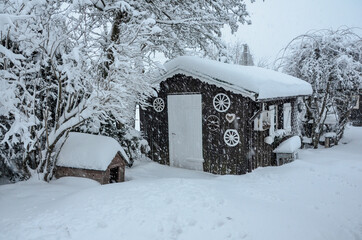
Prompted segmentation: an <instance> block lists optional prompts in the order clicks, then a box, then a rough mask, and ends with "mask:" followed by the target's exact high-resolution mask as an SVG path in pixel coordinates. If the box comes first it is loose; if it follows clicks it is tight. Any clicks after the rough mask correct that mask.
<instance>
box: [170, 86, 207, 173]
mask: <svg viewBox="0 0 362 240" xmlns="http://www.w3.org/2000/svg"><path fill="white" fill-rule="evenodd" d="M175 95H177V96H188V95H199V96H200V103H199V104H200V105H198V106H199V107H200V115H199V116H197V117H198V118H200V123H199V124H200V125H199V129H200V131H199V137H198V138H199V139H198V140H197V141H200V145H199V146H200V148H198V152H199V154H201V156H200V155H199V156H197V157H195V158H193V157H189V158H186V159H183V162H185V164H186V165H188V164H191V165H192V164H195V166H194V167H192V168H189V167H185V168H188V169H192V170H199V171H203V162H204V158H203V127H202V94H201V93H199V92H182V93H173V94H168V95H167V117H168V140H169V144H168V150H169V163H170V166H176V167H179V166H177V165H174V163H175V161H176V159H177V158H175V157H174V154H175V144H174V143H175V133H173V132H171V130H172V129H170V120H171V119H170V98H172V96H175ZM171 112H172V110H171ZM192 122H193V121H192ZM196 124H197V123H196ZM171 125H172V124H171ZM186 151H187V149H186Z"/></svg>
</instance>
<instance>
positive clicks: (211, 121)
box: [207, 115, 220, 131]
mask: <svg viewBox="0 0 362 240" xmlns="http://www.w3.org/2000/svg"><path fill="white" fill-rule="evenodd" d="M207 127H208V128H209V129H210V131H216V130H218V129H219V128H220V119H219V118H218V117H217V116H215V115H210V116H208V117H207Z"/></svg>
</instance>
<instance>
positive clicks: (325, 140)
mask: <svg viewBox="0 0 362 240" xmlns="http://www.w3.org/2000/svg"><path fill="white" fill-rule="evenodd" d="M329 146H330V143H329V137H326V138H325V139H324V147H325V148H329Z"/></svg>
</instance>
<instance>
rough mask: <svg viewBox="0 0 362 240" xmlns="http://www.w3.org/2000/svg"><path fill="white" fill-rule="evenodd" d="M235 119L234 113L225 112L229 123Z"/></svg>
mask: <svg viewBox="0 0 362 240" xmlns="http://www.w3.org/2000/svg"><path fill="white" fill-rule="evenodd" d="M234 120H235V114H234V113H227V114H226V121H228V122H229V123H232V122H233V121H234Z"/></svg>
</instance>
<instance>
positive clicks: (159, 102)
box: [153, 98, 165, 112]
mask: <svg viewBox="0 0 362 240" xmlns="http://www.w3.org/2000/svg"><path fill="white" fill-rule="evenodd" d="M153 108H154V109H155V111H156V112H162V111H163V109H164V108H165V101H163V99H162V98H156V99H155V100H154V101H153Z"/></svg>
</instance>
